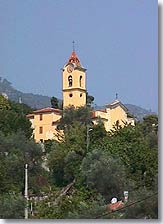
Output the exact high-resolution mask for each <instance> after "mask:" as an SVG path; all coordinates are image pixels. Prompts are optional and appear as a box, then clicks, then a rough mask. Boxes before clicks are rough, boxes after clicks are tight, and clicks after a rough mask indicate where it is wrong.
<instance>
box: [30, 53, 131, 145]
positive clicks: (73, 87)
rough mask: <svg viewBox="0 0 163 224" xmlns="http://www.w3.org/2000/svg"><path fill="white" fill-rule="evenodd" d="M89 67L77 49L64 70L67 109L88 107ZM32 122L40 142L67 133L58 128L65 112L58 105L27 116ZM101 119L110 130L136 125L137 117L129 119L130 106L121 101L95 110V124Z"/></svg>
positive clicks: (63, 79) (93, 116)
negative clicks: (83, 61)
mask: <svg viewBox="0 0 163 224" xmlns="http://www.w3.org/2000/svg"><path fill="white" fill-rule="evenodd" d="M86 92H87V91H86V69H85V68H84V67H83V66H82V65H81V63H80V61H79V58H78V56H77V55H76V53H75V51H74V50H73V52H72V54H71V56H70V58H69V59H68V62H67V63H66V64H65V65H64V67H63V69H62V93H63V109H64V108H66V107H69V106H72V105H73V106H74V107H75V108H78V107H81V106H86ZM27 117H28V118H29V120H30V121H31V123H32V128H33V137H34V139H35V141H36V142H44V141H45V140H48V139H56V140H58V139H59V136H60V135H63V132H62V131H59V130H57V125H58V124H59V122H60V119H61V117H62V111H61V110H59V109H54V108H43V109H40V110H36V111H34V112H33V113H32V114H29V115H27ZM99 118H100V119H101V120H102V121H103V123H104V126H105V129H106V131H109V130H111V129H112V128H113V126H114V125H121V126H122V127H123V126H124V125H125V123H127V124H131V125H134V119H133V118H128V116H127V108H126V107H125V106H124V105H123V104H122V103H121V102H120V101H119V100H117V99H116V100H115V101H114V102H113V103H111V104H108V105H106V108H105V109H104V110H95V111H93V112H92V120H93V123H94V124H97V123H98V120H99Z"/></svg>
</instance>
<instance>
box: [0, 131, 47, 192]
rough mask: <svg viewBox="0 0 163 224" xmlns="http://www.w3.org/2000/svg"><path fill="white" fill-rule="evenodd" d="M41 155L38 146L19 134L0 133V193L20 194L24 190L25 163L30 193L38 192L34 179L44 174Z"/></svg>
mask: <svg viewBox="0 0 163 224" xmlns="http://www.w3.org/2000/svg"><path fill="white" fill-rule="evenodd" d="M41 155H42V152H41V148H40V146H39V145H38V144H35V143H34V141H32V140H27V139H26V138H25V136H24V135H22V134H21V133H17V134H12V135H8V136H4V135H3V134H2V133H0V177H1V178H2V179H1V182H0V193H4V192H6V193H7V192H21V191H22V189H24V165H25V163H27V164H28V166H29V169H28V171H29V177H30V181H29V189H30V191H32V192H34V191H36V189H37V190H38V186H37V183H36V181H35V179H36V178H37V176H38V175H41V174H44V171H43V169H42V168H41ZM40 190H41V189H39V191H40Z"/></svg>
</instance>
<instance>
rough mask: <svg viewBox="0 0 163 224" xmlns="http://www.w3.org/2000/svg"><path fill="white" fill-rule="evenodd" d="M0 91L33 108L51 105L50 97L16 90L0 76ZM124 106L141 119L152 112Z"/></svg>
mask: <svg viewBox="0 0 163 224" xmlns="http://www.w3.org/2000/svg"><path fill="white" fill-rule="evenodd" d="M2 93H3V94H7V96H8V98H9V99H10V100H12V101H15V102H19V101H20V100H21V101H22V102H23V103H24V104H27V105H28V106H30V107H32V108H34V109H40V108H44V107H49V106H51V103H50V97H48V96H43V95H39V94H33V93H23V92H21V91H19V90H16V89H15V88H14V87H13V86H12V84H11V83H10V82H9V81H8V80H7V79H3V78H1V77H0V94H2ZM59 101H60V100H59ZM125 106H126V107H127V108H128V110H129V113H130V114H132V115H134V117H135V118H137V120H142V119H143V117H144V116H146V115H149V114H153V113H152V112H151V111H149V110H146V109H143V108H141V107H139V106H136V105H132V104H125ZM102 108H104V106H96V108H95V109H102Z"/></svg>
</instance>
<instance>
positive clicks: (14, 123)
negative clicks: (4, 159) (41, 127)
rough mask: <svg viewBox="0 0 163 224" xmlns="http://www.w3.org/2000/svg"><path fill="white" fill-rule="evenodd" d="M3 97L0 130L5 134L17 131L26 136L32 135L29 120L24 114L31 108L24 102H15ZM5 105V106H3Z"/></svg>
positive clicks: (0, 111)
mask: <svg viewBox="0 0 163 224" xmlns="http://www.w3.org/2000/svg"><path fill="white" fill-rule="evenodd" d="M0 99H3V103H2V102H1V105H2V104H3V109H1V110H0V130H1V131H2V132H3V133H4V134H5V135H8V134H11V133H15V132H18V131H21V132H23V133H24V135H25V136H26V137H27V138H30V137H31V136H32V128H31V122H30V121H29V120H28V119H27V118H26V114H27V113H28V112H31V108H29V107H28V106H26V105H24V104H16V103H13V102H10V101H8V100H6V99H5V98H2V97H0ZM4 105H5V106H4Z"/></svg>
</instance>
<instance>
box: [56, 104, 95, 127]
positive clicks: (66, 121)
mask: <svg viewBox="0 0 163 224" xmlns="http://www.w3.org/2000/svg"><path fill="white" fill-rule="evenodd" d="M74 122H79V123H81V124H85V125H86V124H89V123H91V112H90V108H87V107H79V108H75V107H74V106H70V107H67V108H65V109H64V110H63V114H62V118H61V121H60V124H59V126H58V128H59V129H62V130H65V131H66V130H69V128H70V127H71V126H72V124H73V123H74Z"/></svg>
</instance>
